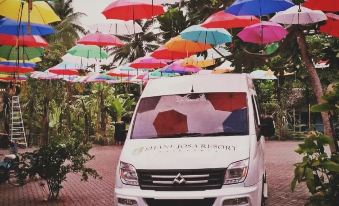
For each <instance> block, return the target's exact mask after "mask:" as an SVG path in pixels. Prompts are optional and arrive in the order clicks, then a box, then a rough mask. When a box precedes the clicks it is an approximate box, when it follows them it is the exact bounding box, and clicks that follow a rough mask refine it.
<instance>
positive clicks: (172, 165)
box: [115, 74, 267, 206]
mask: <svg viewBox="0 0 339 206" xmlns="http://www.w3.org/2000/svg"><path fill="white" fill-rule="evenodd" d="M260 126H261V125H260V119H259V115H258V109H257V103H256V92H255V89H254V86H253V83H252V80H251V78H250V77H249V75H247V74H225V75H220V74H218V75H213V74H211V75H191V76H181V77H174V78H166V79H158V80H152V81H150V82H149V83H148V85H147V86H146V88H145V90H144V92H143V94H142V96H141V98H140V101H139V103H138V105H137V108H136V110H135V112H134V116H133V119H132V123H131V126H130V129H129V132H128V134H127V139H126V142H125V145H124V147H123V149H122V153H121V156H120V162H119V165H118V168H117V174H116V184H115V200H116V203H117V205H118V206H126V205H133V206H229V205H237V206H238V205H241V206H245V205H251V206H259V205H263V202H264V197H265V196H266V193H267V189H266V188H267V187H266V186H265V184H266V182H265V179H266V178H265V176H266V173H265V161H264V141H265V140H264V138H263V136H262V135H261V134H262V133H261V132H260ZM262 129H263V128H262Z"/></svg>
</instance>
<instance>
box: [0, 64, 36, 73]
mask: <svg viewBox="0 0 339 206" xmlns="http://www.w3.org/2000/svg"><path fill="white" fill-rule="evenodd" d="M33 71H34V69H33V68H31V67H16V66H5V65H0V72H7V73H20V74H24V73H29V72H33Z"/></svg>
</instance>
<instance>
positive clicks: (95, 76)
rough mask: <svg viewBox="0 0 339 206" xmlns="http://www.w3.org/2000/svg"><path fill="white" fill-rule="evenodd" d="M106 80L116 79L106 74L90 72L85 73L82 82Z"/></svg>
mask: <svg viewBox="0 0 339 206" xmlns="http://www.w3.org/2000/svg"><path fill="white" fill-rule="evenodd" d="M108 80H117V79H116V78H114V77H112V76H109V75H107V74H102V73H96V72H92V73H89V74H88V75H87V78H86V79H84V82H105V81H108Z"/></svg>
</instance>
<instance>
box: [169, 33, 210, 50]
mask: <svg viewBox="0 0 339 206" xmlns="http://www.w3.org/2000/svg"><path fill="white" fill-rule="evenodd" d="M165 47H166V48H167V49H168V50H170V51H175V52H186V53H187V54H189V53H196V52H202V51H206V50H207V49H210V48H212V47H211V46H210V45H209V44H204V43H198V42H194V41H190V40H185V39H182V38H181V37H180V36H177V37H174V38H172V39H170V40H169V41H168V42H167V43H166V44H165Z"/></svg>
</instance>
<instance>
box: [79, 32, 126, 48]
mask: <svg viewBox="0 0 339 206" xmlns="http://www.w3.org/2000/svg"><path fill="white" fill-rule="evenodd" d="M77 43H78V44H84V45H96V46H99V47H103V46H123V45H124V43H123V42H122V41H121V40H120V39H119V38H118V37H116V36H114V35H110V34H102V33H100V32H96V33H94V34H87V35H86V36H84V37H82V38H81V39H80V40H78V41H77Z"/></svg>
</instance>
